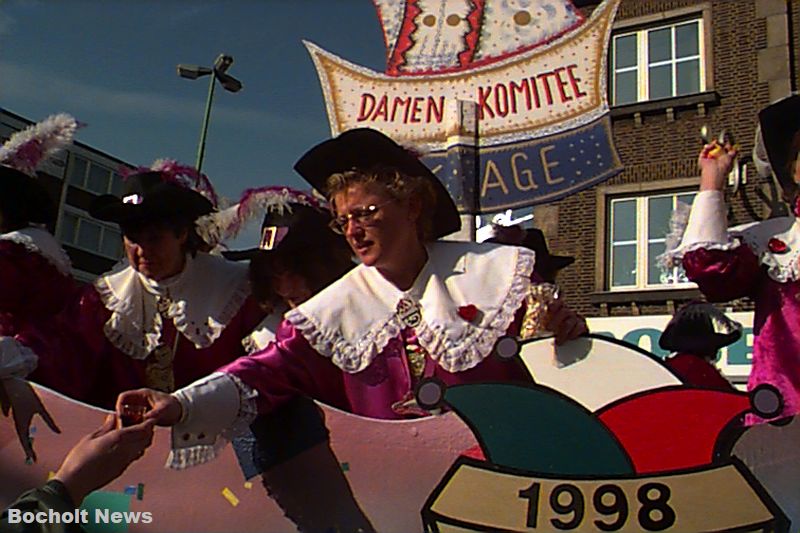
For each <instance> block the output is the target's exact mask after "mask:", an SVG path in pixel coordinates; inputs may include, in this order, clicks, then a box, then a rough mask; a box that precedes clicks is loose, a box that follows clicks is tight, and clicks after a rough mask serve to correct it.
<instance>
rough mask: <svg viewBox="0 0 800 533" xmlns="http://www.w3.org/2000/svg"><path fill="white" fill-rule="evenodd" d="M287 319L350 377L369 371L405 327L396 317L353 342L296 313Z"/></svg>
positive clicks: (378, 324)
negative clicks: (367, 369)
mask: <svg viewBox="0 0 800 533" xmlns="http://www.w3.org/2000/svg"><path fill="white" fill-rule="evenodd" d="M286 318H287V319H289V320H290V321H291V323H292V325H293V326H294V327H295V328H297V329H298V330H299V331H300V333H301V334H302V335H303V337H304V338H305V339H306V340H307V341H308V343H309V344H310V345H311V346H312V347H313V348H314V349H315V350H316V351H317V352H319V353H320V354H322V355H327V354H330V357H331V361H332V362H333V364H335V365H336V366H338V367H339V368H341V369H342V370H344V371H345V372H347V373H348V374H356V373H358V372H361V371H362V370H364V369H365V368H367V367H368V366H369V365H370V364H371V363H372V361H373V360H374V359H375V357H376V356H377V355H378V354H379V353H380V352H381V351H383V349H384V348H385V347H386V345H387V344H389V341H390V340H392V339H393V338H395V337H399V336H400V332H401V331H402V329H403V327H404V326H403V324H402V323H401V322H400V319H399V318H398V317H397V315H393V316H392V317H390V318H389V319H388V320H386V321H384V322H382V323H381V322H376V323H375V326H374V327H373V328H372V329H371V330H370V331H367V332H365V333H364V334H363V335H362V336H361V337H360V338H359V339H356V340H355V341H353V342H351V341H348V340H347V339H345V338H344V337H342V336H341V335H339V334H338V333H337V332H335V331H331V330H328V329H326V328H323V327H322V326H321V325H318V324H315V323H314V322H312V321H311V320H310V319H309V317H307V316H306V315H304V314H302V313H298V312H295V310H294V309H293V310H292V311H290V312H289V313H287V314H286Z"/></svg>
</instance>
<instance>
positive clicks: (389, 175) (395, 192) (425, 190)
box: [325, 167, 436, 242]
mask: <svg viewBox="0 0 800 533" xmlns="http://www.w3.org/2000/svg"><path fill="white" fill-rule="evenodd" d="M355 184H375V185H378V186H380V187H382V188H383V189H384V190H385V191H386V192H387V193H388V194H389V196H391V197H392V198H394V199H395V200H401V201H405V200H408V199H410V198H417V199H419V200H420V201H421V203H422V209H421V210H420V217H419V220H418V223H417V231H418V233H419V236H420V239H422V241H423V242H427V241H430V240H432V238H433V214H434V212H435V210H436V191H435V190H434V188H433V185H432V184H431V182H430V180H428V179H427V178H424V177H422V176H409V175H407V174H404V173H402V172H400V171H399V170H397V169H396V168H394V167H373V168H370V169H368V170H364V169H354V170H347V171H345V172H338V173H336V174H331V175H330V176H329V177H328V180H327V181H326V183H325V189H326V193H327V196H328V198H329V199H330V200H331V206H333V197H334V196H335V195H337V194H339V193H341V192H343V191H345V190H347V188H348V187H350V186H351V185H355Z"/></svg>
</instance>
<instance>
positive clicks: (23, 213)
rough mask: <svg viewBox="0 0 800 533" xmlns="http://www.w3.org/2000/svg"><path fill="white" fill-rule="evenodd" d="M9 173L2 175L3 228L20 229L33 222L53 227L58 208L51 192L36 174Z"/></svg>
mask: <svg viewBox="0 0 800 533" xmlns="http://www.w3.org/2000/svg"><path fill="white" fill-rule="evenodd" d="M9 174H10V173H7V175H3V176H2V177H0V215H2V227H0V231H2V232H3V233H6V232H9V231H15V230H20V229H23V228H26V227H28V226H30V225H31V224H41V225H44V226H47V228H48V229H50V230H52V229H53V227H54V226H55V221H56V208H55V204H54V203H53V200H52V198H51V196H50V193H48V192H47V190H46V189H45V188H44V186H43V185H42V184H41V183H39V182H38V181H36V178H30V177H28V176H24V175H22V174H20V176H19V177H18V176H15V175H14V176H11V175H9Z"/></svg>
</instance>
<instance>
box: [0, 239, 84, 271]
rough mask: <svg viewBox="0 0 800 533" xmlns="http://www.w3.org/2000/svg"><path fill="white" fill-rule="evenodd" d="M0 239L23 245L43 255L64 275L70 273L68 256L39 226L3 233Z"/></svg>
mask: <svg viewBox="0 0 800 533" xmlns="http://www.w3.org/2000/svg"><path fill="white" fill-rule="evenodd" d="M0 240H4V241H11V242H14V243H17V244H20V245H22V246H24V247H25V249H26V250H28V251H30V252H34V253H37V254H39V255H41V256H42V257H44V258H45V259H46V260H47V262H48V263H50V264H51V265H53V266H54V267H56V270H58V271H59V272H61V273H62V274H64V275H65V276H69V275H70V270H71V269H72V266H71V265H72V263H71V262H70V260H69V256H68V255H67V252H65V251H64V249H63V248H62V247H61V245H59V244H58V242H57V241H56V240H55V237H53V236H52V235H51V234H50V232H49V231H46V230H43V229H39V228H24V229H21V230H18V231H11V232H8V233H3V234H2V235H0Z"/></svg>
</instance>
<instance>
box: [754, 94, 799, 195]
mask: <svg viewBox="0 0 800 533" xmlns="http://www.w3.org/2000/svg"><path fill="white" fill-rule="evenodd" d="M758 121H759V125H760V126H761V135H762V138H763V139H764V147H765V148H766V151H767V157H768V158H769V164H770V166H771V167H772V172H773V173H774V174H775V177H776V178H777V179H778V183H780V185H781V187H784V188H786V187H792V186H793V185H794V176H793V174H794V169H790V168H789V164H790V163H791V162H792V161H791V157H792V155H793V154H792V152H793V150H792V144H793V142H796V141H795V139H794V137H795V135H796V134H797V132H798V131H800V95H797V94H795V95H792V96H789V97H787V98H783V99H781V100H778V101H777V102H775V103H773V104H771V105H769V106H767V107H765V108H764V109H762V110H761V111H760V112H759V113H758Z"/></svg>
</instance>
